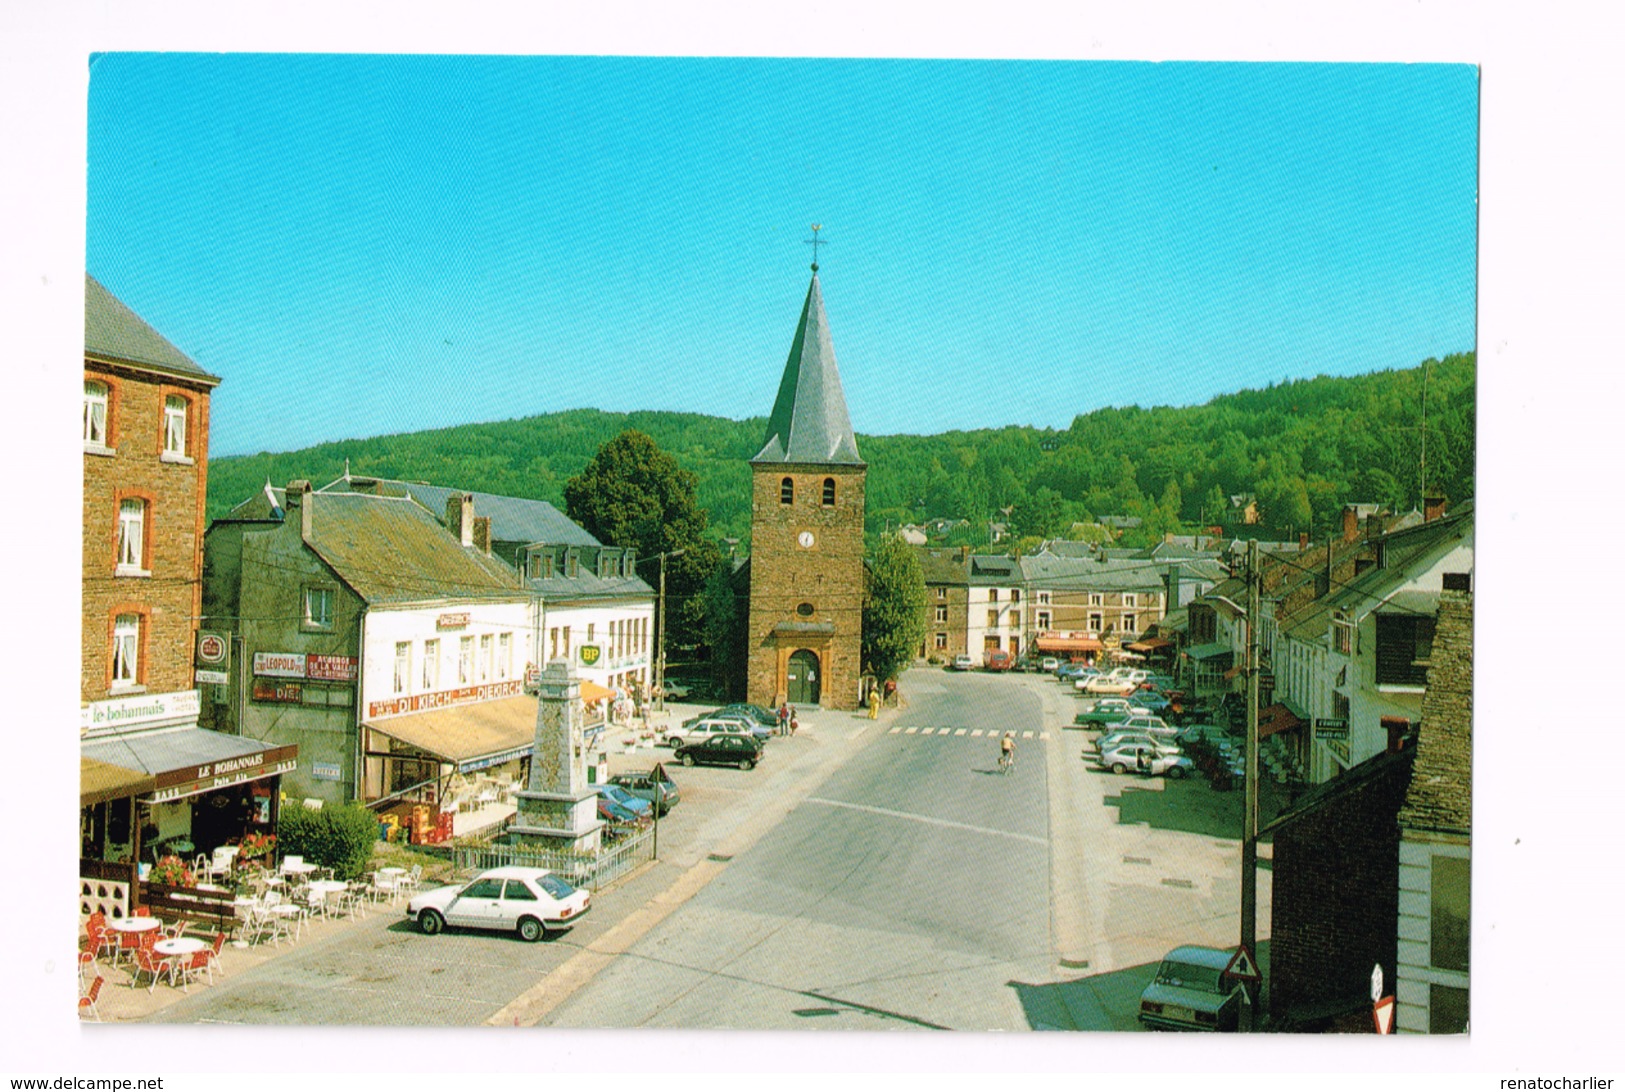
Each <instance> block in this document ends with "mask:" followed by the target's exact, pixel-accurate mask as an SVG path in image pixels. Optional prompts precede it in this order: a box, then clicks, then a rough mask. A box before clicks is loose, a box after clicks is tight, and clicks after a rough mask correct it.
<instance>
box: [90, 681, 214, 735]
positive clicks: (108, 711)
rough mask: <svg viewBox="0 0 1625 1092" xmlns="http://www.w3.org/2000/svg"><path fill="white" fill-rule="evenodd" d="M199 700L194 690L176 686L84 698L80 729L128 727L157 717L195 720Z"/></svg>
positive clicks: (153, 720) (148, 721) (164, 719)
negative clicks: (153, 691) (167, 690)
mask: <svg viewBox="0 0 1625 1092" xmlns="http://www.w3.org/2000/svg"><path fill="white" fill-rule="evenodd" d="M201 709H202V703H201V702H200V701H199V700H198V692H197V691H196V690H175V691H171V692H170V693H167V694H140V695H137V696H135V697H129V698H109V699H108V700H106V701H93V702H87V703H85V704H84V705H81V706H80V707H79V730H80V731H81V732H85V731H92V730H94V729H98V728H127V727H130V726H132V725H136V724H156V723H158V722H160V721H166V720H173V721H182V720H191V721H196V720H197V717H198V713H199V711H200V710H201Z"/></svg>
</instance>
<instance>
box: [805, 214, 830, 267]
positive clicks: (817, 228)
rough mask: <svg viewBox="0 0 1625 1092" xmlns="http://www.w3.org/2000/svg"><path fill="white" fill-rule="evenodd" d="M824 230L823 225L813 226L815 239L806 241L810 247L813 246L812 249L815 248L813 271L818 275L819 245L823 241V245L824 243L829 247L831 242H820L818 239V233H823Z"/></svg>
mask: <svg viewBox="0 0 1625 1092" xmlns="http://www.w3.org/2000/svg"><path fill="white" fill-rule="evenodd" d="M823 230H824V227H823V225H822V224H814V225H813V226H812V233H813V237H812V238H811V239H808V240H806V242H807V243H808V245H810V246H811V247H812V248H813V263H812V271H813V272H814V273H816V272H818V244H819V242H821V241H822V242H823V243H824V245H825V246H828V245H829V241H828V240H820V239H819V238H818V233H819V232H820V231H823Z"/></svg>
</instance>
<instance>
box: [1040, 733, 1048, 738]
mask: <svg viewBox="0 0 1625 1092" xmlns="http://www.w3.org/2000/svg"><path fill="white" fill-rule="evenodd" d="M1038 738H1039V739H1048V738H1049V733H1048V732H1039V733H1038Z"/></svg>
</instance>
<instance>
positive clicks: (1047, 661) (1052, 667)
mask: <svg viewBox="0 0 1625 1092" xmlns="http://www.w3.org/2000/svg"><path fill="white" fill-rule="evenodd" d="M1060 666H1061V661H1060V660H1057V659H1056V658H1055V657H1054V656H1045V657H1044V658H1043V659H1042V660H1039V661H1038V670H1040V671H1048V672H1050V673H1051V674H1053V673H1054V672H1055V671H1056V669H1057V668H1059V667H1060Z"/></svg>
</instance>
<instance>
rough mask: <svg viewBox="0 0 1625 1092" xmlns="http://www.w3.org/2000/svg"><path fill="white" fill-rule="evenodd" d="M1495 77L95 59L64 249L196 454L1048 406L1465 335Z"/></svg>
mask: <svg viewBox="0 0 1625 1092" xmlns="http://www.w3.org/2000/svg"><path fill="white" fill-rule="evenodd" d="M1477 125H1478V70H1477V69H1476V68H1475V67H1473V66H1470V65H1460V64H1447V65H1427V64H1410V65H1401V64H1285V63H1269V64H1236V63H1228V64H1227V63H1180V64H1166V63H1165V64H1151V63H1134V62H1054V61H1049V62H1044V61H1038V62H1014V61H991V62H986V61H983V62H978V61H925V60H900V61H883V60H797V59H785V60H751V59H727V58H722V59H710V60H707V59H685V58H613V57H611V58H591V57H573V58H562V57H561V58H548V57H498V56H443V57H437V56H425V55H344V54H328V55H320V54H312V55H287V54H284V55H269V54H202V53H191V54H188V53H174V54H157V53H105V54H100V55H97V56H94V57H93V58H92V59H91V68H90V83H89V114H88V126H89V129H88V174H87V187H88V188H87V209H88V216H87V222H86V232H87V241H86V249H87V266H88V268H89V269H90V271H91V272H92V273H93V274H94V275H96V276H97V277H98V278H99V279H100V280H101V281H102V282H103V283H104V284H105V285H106V286H107V287H108V288H109V290H111V291H112V292H113V293H114V294H115V295H118V296H119V297H120V298H121V299H123V300H124V301H125V302H126V303H127V304H129V305H130V306H131V307H133V308H134V309H135V310H136V311H137V312H138V313H139V314H141V315H142V316H143V317H144V318H146V319H147V320H148V321H149V322H151V323H152V324H153V325H154V326H155V327H156V328H157V329H158V330H159V331H160V332H162V333H163V334H165V336H167V337H168V338H169V339H170V340H171V341H173V342H175V343H176V344H177V345H178V346H180V347H181V348H182V349H183V350H185V351H186V352H187V353H189V354H190V355H192V356H193V357H194V359H196V360H197V361H198V362H199V363H200V364H201V365H203V366H204V367H206V368H208V369H210V370H211V371H213V372H215V373H216V374H218V375H220V376H222V377H223V378H224V380H225V381H224V382H223V383H222V385H221V387H220V388H219V390H218V392H217V394H216V398H215V403H214V409H213V415H212V416H213V422H212V437H211V451H212V452H213V453H214V454H216V455H227V454H238V453H243V452H251V451H258V450H284V449H288V448H293V447H299V446H303V445H306V444H309V443H314V442H318V441H322V440H330V439H340V438H346V437H355V436H368V435H377V434H381V433H387V432H399V431H411V430H416V429H423V428H432V427H439V426H444V425H449V424H455V423H459V422H466V421H482V420H494V419H504V418H512V417H519V416H525V415H528V414H534V413H542V412H547V411H552V410H559V409H568V408H574V407H579V406H593V407H598V408H602V409H606V410H615V411H620V410H634V409H669V410H686V411H695V412H703V413H714V414H719V415H723V416H727V417H732V418H743V417H748V416H763V415H765V414H766V413H767V411H768V409H769V408H770V407H771V405H772V401H773V395H774V391H775V389H776V387H777V382H778V377H779V374H780V372H781V370H782V368H783V366H784V360H785V355H786V353H787V351H788V349H789V343H790V339H791V335H792V333H793V332H794V328H795V322H796V317H797V314H798V312H799V308H800V304H801V301H802V297H803V294H804V293H805V291H806V286H807V277H808V275H809V274H808V264H809V262H810V260H811V248H810V247H808V246H806V245H805V240H806V239H808V238H809V237H810V235H811V232H810V231H809V227H808V225H809V224H810V223H812V222H814V221H817V222H819V223H821V224H822V225H823V226H824V232H823V235H824V237H825V238H826V239H827V240H828V242H829V246H828V247H827V248H821V254H820V267H821V272H820V278H821V280H822V282H823V286H824V293H825V299H826V302H827V306H828V310H829V314H830V322H831V326H832V328H833V331H834V336H835V347H836V353H837V356H838V358H839V360H840V366H841V372H842V377H843V380H844V382H845V385H846V392H847V398H848V402H849V403H850V407H851V413H852V419H853V424H854V426H855V427H856V428H857V429H858V430H859V431H860V432H864V433H896V432H913V433H929V432H938V431H942V430H945V429H950V428H978V427H984V426H998V425H1005V424H1033V425H1040V426H1051V427H1065V426H1066V425H1067V424H1068V423H1069V422H1070V421H1071V420H1072V418H1073V416H1074V415H1076V414H1078V413H1083V412H1087V411H1089V410H1091V409H1095V408H1097V407H1100V406H1103V405H1123V404H1129V403H1138V404H1140V405H1168V404H1173V405H1182V404H1191V403H1198V402H1202V401H1205V400H1207V399H1208V398H1210V397H1212V396H1213V395H1215V394H1219V393H1223V392H1226V391H1231V390H1236V389H1240V388H1243V387H1253V386H1261V385H1264V384H1266V383H1269V382H1271V381H1276V380H1281V379H1287V378H1293V377H1300V376H1311V375H1317V374H1336V375H1349V374H1356V373H1362V372H1369V371H1373V370H1377V369H1381V368H1391V367H1409V366H1412V365H1415V364H1418V363H1420V362H1421V361H1422V360H1424V359H1426V358H1427V357H1429V356H1440V355H1443V354H1445V353H1449V352H1455V351H1461V350H1470V349H1473V348H1474V347H1475V332H1474V317H1475V316H1474V303H1475V274H1476V227H1477V147H1478V144H1477V141H1478V136H1477Z"/></svg>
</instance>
